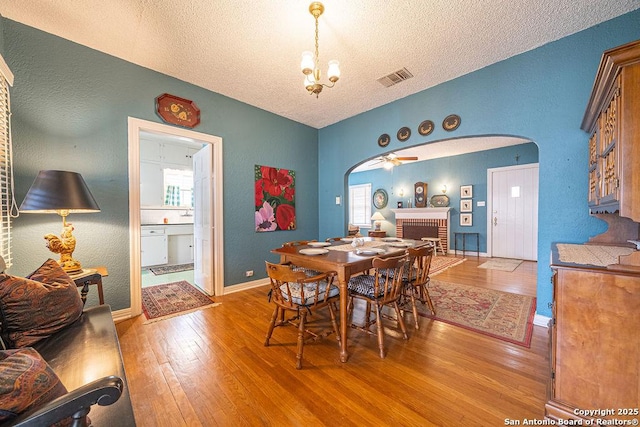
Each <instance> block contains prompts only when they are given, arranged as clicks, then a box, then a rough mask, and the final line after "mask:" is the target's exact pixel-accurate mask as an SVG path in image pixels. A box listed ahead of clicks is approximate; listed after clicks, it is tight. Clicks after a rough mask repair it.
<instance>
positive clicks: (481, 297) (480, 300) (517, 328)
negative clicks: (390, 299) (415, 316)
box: [418, 280, 536, 347]
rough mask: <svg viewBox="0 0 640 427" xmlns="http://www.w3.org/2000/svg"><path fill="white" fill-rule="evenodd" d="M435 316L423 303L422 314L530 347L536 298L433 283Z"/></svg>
mask: <svg viewBox="0 0 640 427" xmlns="http://www.w3.org/2000/svg"><path fill="white" fill-rule="evenodd" d="M429 295H431V299H432V300H433V304H434V306H435V309H436V315H435V316H432V315H431V312H430V311H429V310H428V309H424V310H422V308H423V305H422V304H419V305H418V307H419V309H421V310H420V312H419V314H420V315H422V316H424V317H429V318H432V319H435V320H439V321H441V322H446V323H450V324H452V325H456V326H460V327H462V328H465V329H469V330H472V331H475V332H479V333H481V334H484V335H488V336H491V337H494V338H498V339H501V340H504V341H507V342H510V343H513V344H517V345H520V346H523V347H530V346H531V335H532V333H533V317H534V315H535V310H536V299H535V298H534V297H530V296H525V295H518V294H512V293H508V292H501V291H495V290H492V289H485V288H479V287H475V286H467V285H461V284H456V283H449V282H441V281H439V280H431V285H430V286H429Z"/></svg>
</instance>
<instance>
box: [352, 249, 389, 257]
mask: <svg viewBox="0 0 640 427" xmlns="http://www.w3.org/2000/svg"><path fill="white" fill-rule="evenodd" d="M384 252H385V251H384V249H380V248H361V249H356V255H379V254H383V253H384Z"/></svg>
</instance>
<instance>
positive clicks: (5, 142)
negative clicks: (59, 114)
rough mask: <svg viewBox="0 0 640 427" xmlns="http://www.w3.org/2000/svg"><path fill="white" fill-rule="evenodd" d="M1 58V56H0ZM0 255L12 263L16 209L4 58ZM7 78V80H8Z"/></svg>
mask: <svg viewBox="0 0 640 427" xmlns="http://www.w3.org/2000/svg"><path fill="white" fill-rule="evenodd" d="M0 59H2V57H0ZM0 62H1V64H0V65H2V67H0V202H1V204H2V206H1V207H0V255H2V258H3V259H4V261H5V263H6V264H7V268H8V267H10V266H11V264H12V261H13V260H12V256H11V218H12V217H15V216H17V214H18V209H17V206H16V203H15V199H14V197H13V153H12V147H11V104H10V102H9V83H10V82H11V81H12V80H13V76H12V75H11V74H10V72H8V68H6V63H5V62H4V60H2V61H0ZM8 79H9V80H8Z"/></svg>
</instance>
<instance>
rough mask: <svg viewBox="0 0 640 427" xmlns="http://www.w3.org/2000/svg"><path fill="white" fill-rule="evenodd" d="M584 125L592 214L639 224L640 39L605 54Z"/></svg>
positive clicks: (589, 198)
mask: <svg viewBox="0 0 640 427" xmlns="http://www.w3.org/2000/svg"><path fill="white" fill-rule="evenodd" d="M581 128H582V129H583V130H584V131H586V132H588V133H589V134H590V135H591V136H590V138H589V197H588V200H589V208H590V210H591V212H592V213H596V214H605V213H619V216H621V217H626V218H630V219H631V220H632V221H635V222H640V191H638V187H639V186H640V168H639V167H638V165H640V131H639V129H640V40H639V41H636V42H633V43H629V44H626V45H623V46H619V47H617V48H614V49H611V50H608V51H606V52H604V54H603V56H602V60H601V62H600V66H599V68H598V73H597V74H596V79H595V82H594V86H593V90H592V93H591V97H590V99H589V103H588V105H587V110H586V112H585V116H584V119H583V121H582V126H581ZM635 237H637V235H636V236H631V238H635Z"/></svg>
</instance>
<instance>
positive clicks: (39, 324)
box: [0, 259, 83, 348]
mask: <svg viewBox="0 0 640 427" xmlns="http://www.w3.org/2000/svg"><path fill="white" fill-rule="evenodd" d="M82 308H83V307H82V300H81V299H80V295H79V294H78V290H77V287H76V285H75V283H74V282H73V280H72V279H71V278H70V277H69V276H68V275H67V273H65V272H64V270H63V269H62V267H60V265H59V264H58V263H57V262H56V261H54V260H52V259H49V260H47V261H46V262H45V263H44V264H43V265H42V266H40V267H39V268H38V269H37V270H36V271H34V272H33V273H32V274H30V275H29V276H27V278H23V277H16V276H10V275H8V274H0V310H1V312H2V323H3V329H4V332H5V336H6V337H8V339H9V341H10V343H11V347H13V348H20V347H27V346H30V345H33V344H34V343H36V342H38V341H40V340H41V339H44V338H47V337H49V336H50V335H52V334H53V333H55V332H57V331H59V330H61V329H63V328H65V327H66V326H68V325H70V324H71V323H73V322H75V321H76V320H78V319H79V318H80V316H81V315H82Z"/></svg>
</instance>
